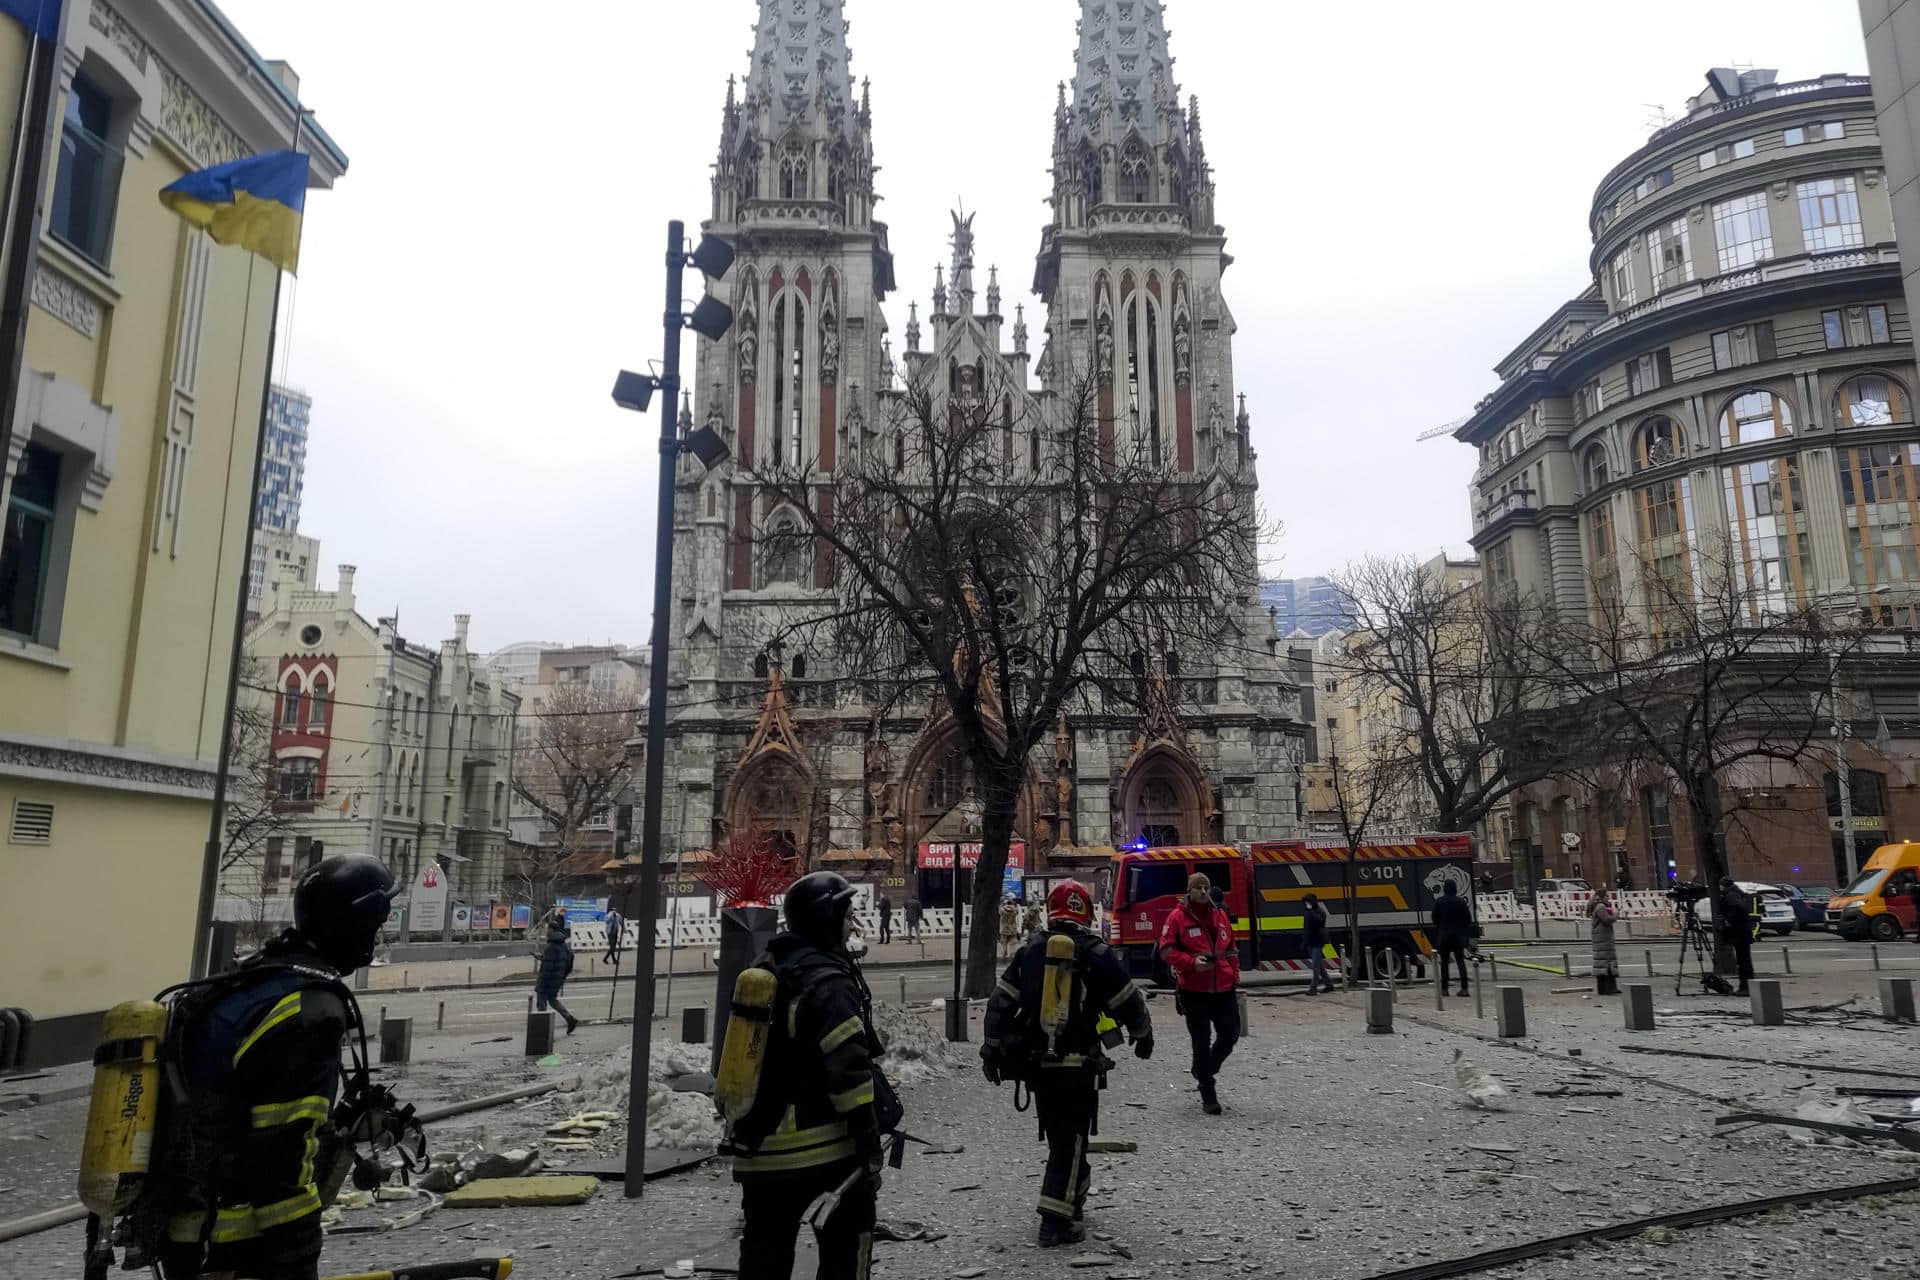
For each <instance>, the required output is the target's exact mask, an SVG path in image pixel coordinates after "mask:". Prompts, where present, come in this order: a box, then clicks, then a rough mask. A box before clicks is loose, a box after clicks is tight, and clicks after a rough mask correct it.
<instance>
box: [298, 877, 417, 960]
mask: <svg viewBox="0 0 1920 1280" xmlns="http://www.w3.org/2000/svg"><path fill="white" fill-rule="evenodd" d="M393 897H394V893H393V873H392V872H390V871H388V870H387V868H386V866H385V864H383V863H382V862H381V861H380V859H378V858H373V857H369V856H367V855H366V854H364V853H350V854H341V855H337V856H335V857H331V858H327V859H324V860H322V861H321V862H318V863H316V864H314V865H313V866H312V867H309V868H308V869H307V871H306V873H305V874H304V875H302V876H301V877H300V881H299V883H298V884H296V885H294V887H293V927H294V928H295V929H296V930H298V931H299V933H300V935H301V936H302V937H304V938H306V939H307V941H309V942H311V943H313V945H314V948H315V950H317V951H319V953H320V954H321V955H322V956H324V957H325V958H326V961H327V963H328V964H331V965H332V966H333V967H334V968H336V969H338V970H339V971H340V972H341V973H343V974H345V973H351V972H353V971H354V970H355V969H358V968H360V967H361V966H362V965H365V964H369V963H371V962H372V960H373V947H374V943H375V942H377V941H379V938H380V927H381V926H382V925H384V924H386V922H387V915H388V913H389V912H390V911H391V910H392V909H393Z"/></svg>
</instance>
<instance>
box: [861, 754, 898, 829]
mask: <svg viewBox="0 0 1920 1280" xmlns="http://www.w3.org/2000/svg"><path fill="white" fill-rule="evenodd" d="M867 798H868V799H869V801H871V803H872V805H873V816H874V817H875V818H890V817H892V816H893V751H892V749H891V748H889V747H888V746H887V740H886V739H885V738H883V737H881V736H880V735H879V734H877V733H876V734H874V735H873V736H872V737H870V738H868V739H867Z"/></svg>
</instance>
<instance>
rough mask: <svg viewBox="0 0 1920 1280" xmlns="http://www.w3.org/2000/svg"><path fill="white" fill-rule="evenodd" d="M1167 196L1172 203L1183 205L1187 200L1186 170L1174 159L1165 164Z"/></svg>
mask: <svg viewBox="0 0 1920 1280" xmlns="http://www.w3.org/2000/svg"><path fill="white" fill-rule="evenodd" d="M1167 187H1168V196H1169V198H1170V199H1171V200H1172V201H1173V203H1175V204H1178V205H1184V204H1186V202H1187V174H1186V170H1185V169H1184V168H1183V167H1182V166H1181V165H1180V163H1179V162H1178V161H1175V162H1173V163H1171V164H1169V165H1168V166H1167Z"/></svg>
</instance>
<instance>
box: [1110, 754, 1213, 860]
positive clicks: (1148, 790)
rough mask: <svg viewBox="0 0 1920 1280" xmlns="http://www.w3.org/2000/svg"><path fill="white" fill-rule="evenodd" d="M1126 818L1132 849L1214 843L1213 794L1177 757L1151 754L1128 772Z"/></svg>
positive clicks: (1126, 838) (1124, 787)
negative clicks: (1140, 845) (1134, 847)
mask: <svg viewBox="0 0 1920 1280" xmlns="http://www.w3.org/2000/svg"><path fill="white" fill-rule="evenodd" d="M1120 812H1121V814H1122V822H1123V824H1124V825H1123V826H1122V828H1121V838H1122V840H1123V841H1124V842H1125V843H1126V844H1130V845H1137V844H1145V845H1146V846H1147V847H1148V848H1166V847H1167V846H1170V845H1184V844H1209V843H1212V841H1213V839H1214V835H1213V831H1212V825H1213V788H1211V787H1210V786H1208V785H1207V783H1206V780H1205V779H1204V778H1202V777H1201V776H1200V771H1199V770H1198V769H1197V768H1195V767H1194V764H1193V762H1192V761H1191V760H1189V759H1187V758H1186V757H1185V756H1184V755H1180V754H1177V753H1175V752H1173V751H1167V750H1157V751H1149V752H1148V753H1147V754H1145V755H1144V756H1142V757H1141V758H1140V759H1139V760H1138V761H1136V762H1135V763H1134V765H1133V767H1132V768H1131V769H1129V770H1128V771H1127V776H1126V780H1125V782H1124V783H1123V784H1122V786H1121V795H1120Z"/></svg>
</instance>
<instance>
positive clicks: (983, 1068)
mask: <svg viewBox="0 0 1920 1280" xmlns="http://www.w3.org/2000/svg"><path fill="white" fill-rule="evenodd" d="M980 1072H981V1074H982V1075H984V1076H986V1078H987V1083H988V1084H999V1083H1000V1055H999V1054H997V1053H994V1052H993V1051H992V1050H990V1049H982V1050H980Z"/></svg>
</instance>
